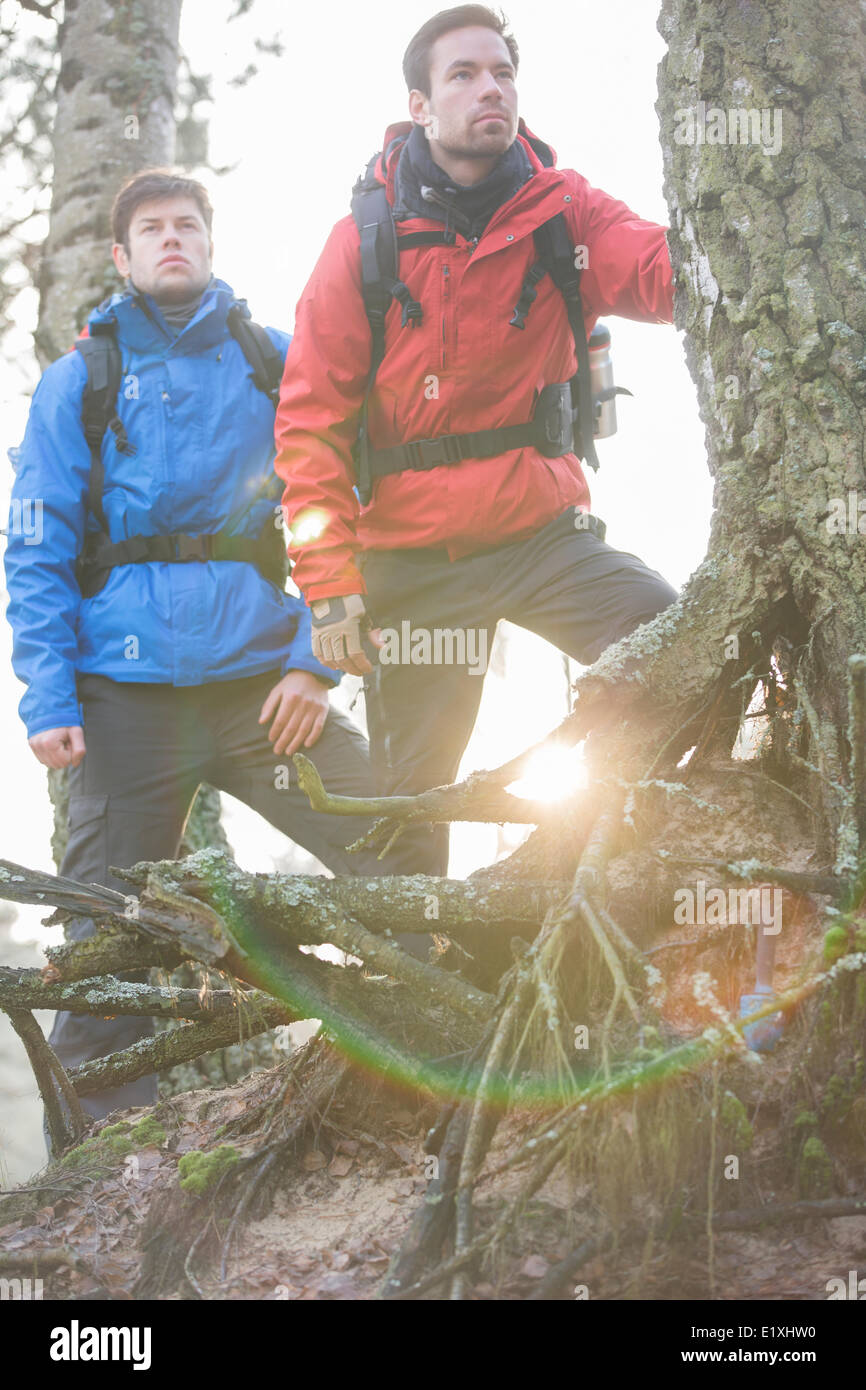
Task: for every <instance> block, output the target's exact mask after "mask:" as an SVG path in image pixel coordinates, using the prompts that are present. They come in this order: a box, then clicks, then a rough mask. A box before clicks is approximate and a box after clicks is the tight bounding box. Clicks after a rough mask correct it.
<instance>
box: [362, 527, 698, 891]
mask: <svg viewBox="0 0 866 1390" xmlns="http://www.w3.org/2000/svg"><path fill="white" fill-rule="evenodd" d="M585 522H586V518H585V517H584V516H583V514H581V513H578V514H577V515H576V514H575V509H574V508H569V509H568V511H566V512H564V513H563V514H562V515H561V516H559V517H557V519H556V520H555V521H552V522H550V523H549V525H547V526H545V527H544V528H543V529H542V530H541V531H539V532H537V534H536V535H534V536H531V537H530V538H529V539H528V540H523V541H518V542H516V543H514V544H511V545H504V546H500V547H499V548H497V549H496V550H488V551H484V552H482V553H480V554H476V555H469V556H466V557H465V558H464V559H460V560H454V561H449V559H448V554H447V552H446V551H445V550H370V551H366V552H365V553H364V554H363V555H362V556H361V564H362V572H363V575H364V582H365V584H366V586H367V598H366V600H365V602H366V604H367V608H368V612H369V613H370V616H371V617H372V619H373V623H374V626H376V627H381V628H382V629H386V630H387V631H388V633H389V634H391V636H390V639H389V645H390V652H389V651H388V650H387V649H385V650H383V652H382V653H380V658H379V662H378V663H377V665H376V668H375V670H374V672H373V673H372V675H369V676H367V677H366V679H365V688H366V699H367V723H368V727H369V733H370V756H371V761H372V764H373V775H374V778H375V780H376V790H377V792H378V793H379V794H380V795H381V794H384V795H389V796H394V795H398V794H413V793H417V792H420V791H425V790H426V789H427V788H428V787H436V786H441V785H443V784H444V783H448V782H453V781H454V778H455V777H456V775H457V768H458V766H459V763H460V759H461V757H462V756H463V752H464V750H465V748H466V745H467V743H468V742H469V736H470V734H471V733H472V728H473V725H474V724H475V718H476V715H477V713H478V705H479V701H480V699H481V690H482V686H483V684H484V673H483V668H484V665H485V664H486V663H483V662H482V660H481V658H482V656H483V655H484V654H485V653H486V654H487V655H489V652H490V648H491V646H492V642H493V636H494V633H495V630H496V624H497V622H498V621H499V619H500V618H506V619H508V620H509V621H510V622H512V623H516V624H517V625H518V626H519V627H524V628H528V629H529V631H530V632H536V633H538V634H539V635H540V636H541V637H545V638H546V639H547V640H548V641H549V642H552V643H553V645H554V646H555V647H558V648H559V649H560V651H562V652H565V653H567V654H568V655H569V656H571V657H574V658H575V660H576V661H579V662H581V663H582V664H584V665H590V664H591V663H592V662H593V661H595V660H596V659H597V657H599V656H600V655H601V653H602V652H603V651H604V649H605V647H607V646H608V645H609V644H610V643H611V642H615V641H617V640H618V639H619V638H620V637H625V636H626V635H627V634H628V633H630V632H632V631H633V630H634V629H635V628H636V627H639V626H640V625H641V623H645V622H648V621H649V620H650V619H651V618H653V617H655V615H656V614H657V613H659V612H660V611H661V610H662V609H663V608H667V606H668V604H670V603H673V601H674V599H675V598H676V597H677V595H676V591H675V590H674V589H672V588H671V586H670V584H668V583H667V581H666V580H665V579H663V578H662V576H661V575H660V574H659V573H658V572H657V571H656V570H651V569H649V568H648V567H647V566H646V565H645V564H644V563H643V561H642V560H639V559H638V558H637V556H636V555H630V554H628V553H625V552H623V551H619V550H614V549H613V548H612V547H611V546H609V545H607V544H606V543H605V542H604V541H603V540H602V539H600V538H599V535H598V534H596V533H595V529H588V527H587V526H586V525H585V524H584V523H585ZM591 525H592V526H593V528H595V527H596V526H598V525H599V523H597V521H596V519H595V518H592V519H591ZM600 529H601V534H603V527H600ZM457 630H462V633H463V639H462V642H461V640H460V631H457ZM449 658H450V659H449ZM461 658H462V659H461ZM382 862H383V866H384V869H385V872H386V873H389V874H415V873H423V874H445V873H446V872H447V864H448V826H447V825H436V826H417V827H411V828H410V829H408V830H406V831H404V833H403V834H402V835H401V836H400V837H399V839H398V840H397V841H396V843H395V845H394V846H393V848H392V849H391V850H389V852H388V853H387V854H386V855H385V858H384V860H383V861H382Z"/></svg>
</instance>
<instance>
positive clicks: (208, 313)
mask: <svg viewBox="0 0 866 1390" xmlns="http://www.w3.org/2000/svg"><path fill="white" fill-rule="evenodd" d="M235 304H237V305H239V306H240V307H241V312H242V314H243V317H244V318H249V317H250V313H249V310H248V309H247V306H246V301H245V300H243V299H236V297H235V293H234V290H233V289H232V288H231V286H230V285H227V284H226V283H225V281H224V280H217V279H215V278H211V281H210V284H209V285H208V286H207V288H206V289H205V292H204V294H203V295H202V300H201V304H200V305H199V307H198V309H197V311H196V313H195V315H194V316H193V318H192V319H191V320H190V322H189V323H188V324H186V325H185V326H184V328H183V329H182V330H181V332H180V333H178V334H177V335H175V333H174V332H173V331H172V330H171V329H170V328H169V327H168V324H167V323H166V321H165V319H164V318H163V316H162V314H161V313H160V309H159V305H158V304H157V303H156V301H155V300H154V299H153V297H152V296H151V295H149V294H140V293H136V292H134V291H133V290H131V289H126V290H123V291H121V292H120V293H119V294H113V295H112V296H111V297H110V298H109V299H106V300H104V301H103V302H102V304H100V305H99V308H98V309H94V310H93V313H92V314H91V315H90V317H89V318H88V321H87V323H88V328H89V331H90V333H91V334H93V333H94V332H96V333H98V332H100V330H102V331H105V330H106V329H109V330H113V331H114V332H116V334H117V337H118V340H119V341H121V342H123V343H125V344H126V345H127V346H128V347H131V348H133V349H135V350H136V351H138V352H153V351H159V352H163V353H165V352H176V353H182V354H188V353H195V352H201V351H203V350H204V349H206V348H210V347H215V346H216V345H217V344H218V343H221V342H222V341H224V339H225V338H226V337H227V336H228V326H227V323H226V318H227V315H228V312H229V310H230V309H231V308H232V306H233V305H235Z"/></svg>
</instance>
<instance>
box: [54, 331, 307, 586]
mask: <svg viewBox="0 0 866 1390" xmlns="http://www.w3.org/2000/svg"><path fill="white" fill-rule="evenodd" d="M226 326H227V328H228V330H229V332H230V333H231V335H232V337H233V338H234V339H235V341H236V342H237V344H238V346H239V347H240V349H241V351H242V352H243V354H244V357H245V358H246V360H247V362H248V363H249V365H250V367H251V368H252V379H253V382H254V383H255V385H256V387H257V388H258V390H259V391H261V392H262V393H263V394H264V395H265V396H267V398H268V400H269V401H270V402H271V404H272V405H273V406H274V408H275V409H276V406H277V404H278V402H279V397H280V382H281V380H282V374H283V358H282V355H281V353H280V352H279V351H278V349H277V348H276V347H275V346H274V344H273V343H272V342H271V339H270V336H269V334H268V333H267V332H266V331H265V329H264V328H262V327H261V325H260V324H257V323H253V322H252V321H251V320H250V319H248V318H245V317H244V315H243V312H242V310H241V308H240V307H239V306H238V305H236V304H235V305H233V306H232V308H231V309H230V310H229V312H228V315H227V317H226ZM75 347H76V350H77V351H78V352H79V353H80V354H81V356H82V358H83V359H84V363H85V366H86V368H87V382H86V384H85V387H84V395H83V397H82V403H81V423H82V427H83V429H84V436H85V438H86V440H87V444H88V447H89V449H90V482H89V487H88V506H89V509H90V512H91V514H92V515H93V516H94V517H95V519H96V521H97V524H98V526H99V530H98V531H92V530H91V531H88V532H87V533H86V535H85V539H84V546H83V548H82V551H81V554H80V555H79V557H78V560H77V562H76V576H77V578H78V584H79V587H80V589H81V593H82V596H83V597H84V598H91V597H92V596H93V595H94V594H97V593H99V591H100V590H101V589H102V588H103V587H104V586H105V584H106V582H107V580H108V576H109V574H110V573H111V570H112V569H113V568H114V567H115V566H116V565H133V564H143V563H145V562H147V561H152V560H160V561H167V562H169V563H183V562H185V561H189V560H236V561H238V560H239V561H246V562H247V563H249V564H253V565H255V566H256V567H257V569H258V570H259V571H260V573H261V574H263V575H264V577H265V578H266V579H269V580H270V581H271V583H273V584H276V585H277V587H278V588H279V589H283V588H284V587H285V582H286V578H287V575H288V572H289V571H288V558H287V555H286V547H285V545H284V543H283V539H282V536H281V533H280V531H279V529H278V528H277V527H275V526H273V525H272V523H271V519H270V517H269V518H268V519H267V521H266V522H265V525H264V527H263V528H262V531H261V533H260V534H259V535H258V536H255V537H250V536H236V535H232V534H230V533H231V532H232V531H233V530H234V528H235V526H236V525H237V523H238V522H239V521H240V520H241V519H242V517H243V516H244V515H245V513H246V512H247V511H248V510H249V508H250V507H251V506H253V505H254V503H255V502H257V501H258V500H259V498H260V497H261V496H262V495H263V493H266V492H267V489H268V487H270V486H271V485H272V483H273V479H272V478H268V479H267V480H266V483H265V484H264V485H263V487H261V488H259V490H258V492H257V493H256V495H255V496H254V497H253V498H252V500H251V501H250V502H248V503H247V504H246V505H245V506H244V507H243V508H242V510H241V511H239V512H235V514H234V515H233V516H231V517H230V518H229V519H228V521H227V522H226V524H225V526H224V527H222V529H221V530H219V531H214V532H210V533H207V534H204V535H198V536H189V535H185V534H183V533H182V532H173V533H171V534H170V535H167V534H163V535H158V536H142V535H138V536H130V537H128V538H127V539H126V540H122V541H112V540H111V539H110V532H109V527H108V520H107V518H106V515H105V510H104V508H103V502H102V494H103V490H104V487H105V469H104V466H103V462H102V441H103V438H104V436H105V433H106V431H107V430H111V433H112V434H113V435H114V439H115V444H116V446H117V449H118V452H119V453H121V454H126V455H128V456H131V455H134V454H135V453H136V452H137V449H136V446H135V445H134V444H132V443H130V441H129V439H128V438H127V435H126V430H125V429H124V426H123V422H122V421H121V419H120V417H119V415H118V413H117V397H118V394H119V392H120V387H121V383H122V378H123V360H122V356H121V352H120V348H119V347H118V344H117V338H116V336H115V333H114V329H113V328H111V327H109V326H108V325H107V324H104V325H99V324H97V325H96V326H95V327H94V328H93V330H92V336H91V337H89V338H79V339H78V340H77V342H76V344H75Z"/></svg>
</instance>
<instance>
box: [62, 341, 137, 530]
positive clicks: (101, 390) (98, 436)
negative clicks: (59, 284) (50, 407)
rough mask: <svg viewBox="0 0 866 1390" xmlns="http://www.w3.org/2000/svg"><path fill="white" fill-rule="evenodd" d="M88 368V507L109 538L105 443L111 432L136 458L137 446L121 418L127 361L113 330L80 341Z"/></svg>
mask: <svg viewBox="0 0 866 1390" xmlns="http://www.w3.org/2000/svg"><path fill="white" fill-rule="evenodd" d="M75 347H76V349H77V351H78V352H79V353H80V354H81V356H82V358H83V359H84V365H85V367H86V368H87V381H86V383H85V386H84V394H83V396H82V398H81V424H82V428H83V429H84V437H85V439H86V440H87V444H88V448H89V449H90V484H89V489H88V499H87V501H88V506H89V508H90V511H91V512H92V514H93V516H95V517H96V520H97V522H98V523H99V529H100V531H101V532H103V533H104V535H106V536H107V535H108V521H107V519H106V516H105V510H104V508H103V505H102V494H103V492H104V490H105V468H104V466H103V463H102V440H103V438H104V436H105V431H106V430H107V429H110V430H111V431H112V433H113V434H114V438H115V443H116V444H117V448H118V449H119V450H120V452H121V453H124V454H134V453H135V446H134V445H133V444H130V442H129V440H128V439H127V437H126V431H125V429H124V428H123V424H122V423H121V420H120V417H119V416H118V414H117V397H118V393H119V391H120V386H121V382H122V379H123V360H122V358H121V354H120V348H119V347H118V346H117V340H116V338H115V336H114V333H113V331H112V330H111V329H110V328H107V327H106V328H104V329H102V330H101V331H99V330H94V331H93V333H92V335H91V336H90V337H89V338H79V339H78V340H77V342H76V344H75Z"/></svg>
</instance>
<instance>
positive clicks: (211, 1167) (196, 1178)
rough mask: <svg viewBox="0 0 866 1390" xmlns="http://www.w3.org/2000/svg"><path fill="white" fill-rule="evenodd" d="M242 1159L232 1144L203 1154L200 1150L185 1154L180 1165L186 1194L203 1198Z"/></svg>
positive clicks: (192, 1150) (222, 1145) (181, 1180)
mask: <svg viewBox="0 0 866 1390" xmlns="http://www.w3.org/2000/svg"><path fill="white" fill-rule="evenodd" d="M239 1159H240V1154H239V1153H238V1151H237V1149H235V1148H233V1147H232V1145H231V1144H220V1146H219V1148H217V1149H211V1151H210V1153H203V1152H202V1151H201V1150H200V1149H190V1151H189V1153H185V1154H183V1156H182V1157H181V1159H180V1162H179V1163H178V1165H177V1167H178V1172H179V1173H180V1185H181V1187H182V1188H183V1190H184V1192H193V1193H195V1195H196V1196H197V1197H198V1196H201V1194H202V1193H203V1192H206V1191H207V1190H208V1188H210V1187H213V1186H214V1185H215V1184H216V1183H217V1182H219V1180H220V1178H221V1177H222V1175H223V1173H226V1172H228V1170H229V1168H231V1167H232V1166H233V1164H235V1163H237V1162H238V1160H239Z"/></svg>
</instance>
